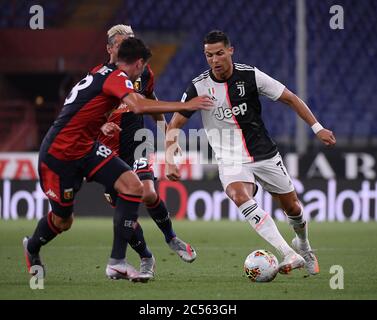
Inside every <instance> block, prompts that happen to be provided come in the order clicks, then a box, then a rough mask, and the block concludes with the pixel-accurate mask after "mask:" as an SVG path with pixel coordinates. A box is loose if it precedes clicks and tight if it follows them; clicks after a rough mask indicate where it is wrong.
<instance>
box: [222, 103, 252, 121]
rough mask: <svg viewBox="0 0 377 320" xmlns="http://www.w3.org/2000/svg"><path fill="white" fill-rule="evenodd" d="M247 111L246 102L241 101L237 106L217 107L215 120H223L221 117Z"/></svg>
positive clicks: (228, 117)
mask: <svg viewBox="0 0 377 320" xmlns="http://www.w3.org/2000/svg"><path fill="white" fill-rule="evenodd" d="M246 111H247V104H246V102H244V103H241V104H240V105H239V106H235V107H233V108H232V109H230V108H226V109H223V108H217V111H216V113H215V116H216V119H217V120H223V119H225V118H226V119H230V118H231V117H233V116H238V115H239V114H241V115H244V114H246Z"/></svg>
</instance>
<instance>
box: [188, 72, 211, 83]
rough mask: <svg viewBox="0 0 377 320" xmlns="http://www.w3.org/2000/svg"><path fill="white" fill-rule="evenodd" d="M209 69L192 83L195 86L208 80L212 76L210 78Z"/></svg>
mask: <svg viewBox="0 0 377 320" xmlns="http://www.w3.org/2000/svg"><path fill="white" fill-rule="evenodd" d="M209 71H210V70H209V69H208V70H206V71H204V72H203V73H201V74H200V75H198V76H197V77H196V78H194V79H192V81H191V82H192V83H193V84H194V85H195V84H196V83H198V82H201V81H204V80H206V79H208V78H209V77H210V76H209Z"/></svg>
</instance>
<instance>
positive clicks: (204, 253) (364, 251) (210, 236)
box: [0, 218, 377, 300]
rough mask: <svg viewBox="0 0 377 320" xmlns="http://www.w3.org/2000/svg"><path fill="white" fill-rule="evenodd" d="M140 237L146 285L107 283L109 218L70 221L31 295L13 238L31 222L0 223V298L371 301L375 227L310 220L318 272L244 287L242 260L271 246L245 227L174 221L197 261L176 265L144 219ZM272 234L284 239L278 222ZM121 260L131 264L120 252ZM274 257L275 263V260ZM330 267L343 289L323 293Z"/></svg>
mask: <svg viewBox="0 0 377 320" xmlns="http://www.w3.org/2000/svg"><path fill="white" fill-rule="evenodd" d="M141 224H142V226H143V228H144V235H145V237H146V240H147V242H148V244H149V247H150V249H151V250H152V252H153V253H154V255H155V257H156V260H157V269H156V278H155V280H154V281H150V282H149V283H145V284H143V283H132V282H129V281H124V280H118V281H114V280H108V279H107V278H106V277H105V275H104V272H105V266H106V262H107V258H108V255H109V251H110V246H111V241H112V220H111V219H110V218H97V219H95V218H90V219H89V218H78V219H76V221H75V223H74V225H73V227H72V229H71V230H70V231H69V232H66V233H64V234H62V235H61V236H59V237H58V238H56V239H55V240H54V241H53V242H51V243H50V244H48V245H47V246H46V247H44V248H43V249H42V258H43V260H44V263H45V264H46V265H47V277H46V279H45V281H44V289H43V290H31V289H30V286H29V275H28V274H27V273H26V266H25V263H24V257H23V252H22V245H21V239H22V237H23V236H24V235H30V234H31V233H32V231H33V230H34V227H35V225H36V222H35V221H26V220H19V221H4V220H0V266H1V267H0V299H128V300H134V299H136V300H161V299H178V300H181V299H215V300H222V299H230V300H254V299H300V300H301V299H376V298H377V272H376V266H377V236H376V235H377V223H369V224H364V223H343V224H341V223H310V238H311V241H312V246H313V247H315V248H316V249H317V250H318V251H317V256H318V259H319V262H320V267H321V273H320V274H319V275H317V276H310V277H309V276H307V274H306V272H305V271H304V270H296V271H294V272H292V274H290V275H280V274H278V276H277V277H276V279H275V280H274V281H272V282H270V283H252V282H250V281H249V280H248V279H247V278H246V276H245V275H244V273H243V262H244V259H245V257H246V256H247V255H248V254H249V253H250V252H251V251H253V250H255V249H262V248H265V249H268V250H271V251H272V252H274V250H273V248H272V247H270V246H269V245H267V243H266V242H264V240H262V239H261V238H259V236H258V235H257V234H256V233H255V232H254V231H253V230H252V229H251V227H250V226H249V225H248V224H247V223H245V222H229V221H219V222H203V221H196V222H189V221H174V227H175V230H176V232H177V234H178V235H179V236H180V237H181V238H182V239H184V240H187V241H189V242H190V243H191V244H192V245H193V246H194V247H195V248H196V250H197V253H198V257H197V259H196V261H195V262H194V263H192V264H188V263H184V262H183V261H181V260H180V259H179V258H178V256H176V255H175V253H173V252H171V251H170V249H169V248H168V246H167V245H166V244H165V242H164V239H163V236H162V234H161V232H160V231H159V230H158V229H157V227H156V226H155V225H154V223H153V221H152V220H150V219H142V220H141ZM278 227H279V229H280V230H281V232H282V234H283V235H284V237H285V238H286V239H287V240H289V243H290V240H291V239H292V237H293V231H292V230H291V229H290V227H289V226H288V225H287V224H286V223H279V224H278ZM128 257H129V260H130V262H131V263H133V264H134V265H137V266H138V264H139V260H138V257H137V255H136V254H135V253H134V252H133V250H132V249H131V248H128ZM279 259H280V258H279ZM332 265H340V266H342V267H343V270H344V289H343V290H333V289H331V288H330V279H331V277H333V276H334V275H335V274H331V273H330V267H331V266H332Z"/></svg>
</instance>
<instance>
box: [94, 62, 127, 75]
mask: <svg viewBox="0 0 377 320" xmlns="http://www.w3.org/2000/svg"><path fill="white" fill-rule="evenodd" d="M91 73H92V74H93V75H98V76H100V77H101V76H102V77H106V78H107V77H109V76H110V75H111V76H118V77H124V78H128V76H127V74H126V73H125V72H124V71H122V70H120V69H118V68H117V66H116V65H115V63H106V64H102V65H98V66H97V67H95V68H93V69H92V71H91Z"/></svg>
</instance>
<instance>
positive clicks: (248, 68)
mask: <svg viewBox="0 0 377 320" xmlns="http://www.w3.org/2000/svg"><path fill="white" fill-rule="evenodd" d="M234 69H235V70H237V71H239V72H254V71H255V67H253V66H250V65H248V64H244V63H235V64H234Z"/></svg>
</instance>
